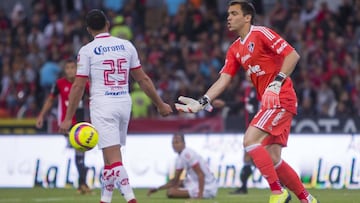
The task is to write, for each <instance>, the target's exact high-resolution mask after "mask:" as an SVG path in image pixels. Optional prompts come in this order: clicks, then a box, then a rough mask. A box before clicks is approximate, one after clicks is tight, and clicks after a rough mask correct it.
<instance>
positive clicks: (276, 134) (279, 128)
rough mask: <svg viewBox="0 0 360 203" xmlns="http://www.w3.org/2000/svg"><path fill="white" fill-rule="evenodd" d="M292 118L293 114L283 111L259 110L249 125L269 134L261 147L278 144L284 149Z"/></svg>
mask: <svg viewBox="0 0 360 203" xmlns="http://www.w3.org/2000/svg"><path fill="white" fill-rule="evenodd" d="M293 117H294V114H293V113H290V112H289V111H286V110H285V109H260V110H259V112H258V113H257V114H256V115H255V116H254V118H253V120H252V121H251V123H250V125H251V126H254V127H256V128H259V129H261V130H263V131H265V132H267V133H269V136H267V137H266V138H265V139H264V140H263V141H262V145H264V146H266V145H270V144H280V145H282V146H284V147H286V146H287V141H288V138H289V133H290V128H291V121H292V118H293Z"/></svg>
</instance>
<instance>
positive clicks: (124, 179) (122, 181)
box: [113, 164, 135, 202]
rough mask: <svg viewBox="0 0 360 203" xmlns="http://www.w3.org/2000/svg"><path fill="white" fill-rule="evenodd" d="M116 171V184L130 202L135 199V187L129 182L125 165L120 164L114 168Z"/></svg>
mask: <svg viewBox="0 0 360 203" xmlns="http://www.w3.org/2000/svg"><path fill="white" fill-rule="evenodd" d="M113 171H114V179H115V180H114V185H115V187H116V188H117V189H118V190H119V191H120V193H121V194H122V195H123V196H124V198H125V200H126V201H127V202H128V201H130V200H132V199H135V195H134V192H133V189H132V188H131V186H130V183H129V176H128V174H127V172H126V169H125V168H124V166H123V165H122V164H121V165H118V166H116V167H114V168H113Z"/></svg>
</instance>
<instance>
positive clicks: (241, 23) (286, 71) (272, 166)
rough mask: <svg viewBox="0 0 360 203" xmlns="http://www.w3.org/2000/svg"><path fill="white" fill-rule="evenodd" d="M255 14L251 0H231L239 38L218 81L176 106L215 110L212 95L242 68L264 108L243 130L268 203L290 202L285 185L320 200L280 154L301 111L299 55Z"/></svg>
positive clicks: (304, 199)
mask: <svg viewBox="0 0 360 203" xmlns="http://www.w3.org/2000/svg"><path fill="white" fill-rule="evenodd" d="M254 16H255V9H254V7H253V5H252V4H251V3H248V1H245V0H232V1H230V2H229V7H228V17H227V26H228V29H229V30H230V31H233V32H235V33H236V34H238V36H239V38H238V39H237V40H236V41H235V42H234V43H233V44H232V45H231V46H230V47H229V49H228V51H227V54H226V60H225V64H224V67H223V68H222V70H221V71H220V76H219V78H218V80H217V81H216V82H215V83H214V84H213V85H212V86H211V87H210V88H209V89H208V91H207V92H206V93H205V95H204V96H203V97H201V98H200V99H199V100H194V99H192V98H188V97H184V96H180V97H179V98H178V100H179V101H180V102H181V103H177V104H175V106H176V109H177V110H178V111H183V112H192V113H196V112H198V111H200V110H202V109H205V110H211V109H212V107H211V100H213V99H215V98H216V97H218V96H219V95H220V94H221V93H222V92H223V91H224V90H225V88H226V87H227V86H228V84H229V83H230V82H231V78H232V77H233V76H235V75H236V74H237V72H238V71H239V70H240V67H242V69H243V70H244V71H245V72H246V73H247V75H248V76H249V77H250V80H251V81H252V83H253V85H254V87H255V89H256V91H257V94H258V95H257V96H258V98H259V99H260V100H261V108H260V109H259V111H258V112H257V114H256V115H255V117H254V118H253V119H252V121H251V122H250V125H249V127H248V128H247V130H246V132H245V135H244V141H243V143H244V149H245V151H246V152H247V153H248V154H249V156H250V157H251V158H252V160H253V162H254V164H255V166H256V167H257V168H258V169H259V171H260V172H261V174H262V175H263V177H265V178H266V180H267V182H268V184H269V188H270V190H271V195H270V198H269V203H273V202H281V203H282V202H289V201H290V199H291V196H290V194H289V192H288V191H287V189H289V190H291V191H292V192H293V193H294V194H295V195H296V196H297V198H298V199H299V200H300V202H301V203H308V202H310V203H316V202H317V200H316V199H315V198H314V197H313V196H312V195H311V194H309V192H308V191H307V190H306V189H305V188H304V186H303V184H302V182H301V180H300V178H299V176H298V175H297V173H296V172H295V171H294V169H293V168H292V167H291V166H290V165H289V164H287V163H286V162H285V160H283V159H282V158H281V151H282V148H283V147H286V145H287V141H288V137H289V133H290V127H291V121H292V119H293V117H294V115H296V113H297V98H296V93H295V90H294V88H293V83H292V81H291V79H290V77H289V76H290V74H291V73H292V72H293V70H294V69H295V66H296V64H297V62H298V60H299V58H300V57H299V54H298V53H297V52H296V50H295V49H294V48H293V47H292V46H291V45H290V44H289V43H288V42H286V41H285V40H284V39H283V38H282V37H280V36H279V35H278V34H277V33H276V32H274V31H273V30H271V29H269V28H267V27H263V26H255V25H253V21H254ZM282 184H283V185H284V186H286V188H287V189H285V188H284V187H283V186H282Z"/></svg>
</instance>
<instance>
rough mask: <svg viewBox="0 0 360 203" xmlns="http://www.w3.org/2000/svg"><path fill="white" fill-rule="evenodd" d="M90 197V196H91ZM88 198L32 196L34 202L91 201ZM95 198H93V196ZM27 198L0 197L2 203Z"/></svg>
mask: <svg viewBox="0 0 360 203" xmlns="http://www.w3.org/2000/svg"><path fill="white" fill-rule="evenodd" d="M89 199H90V198H89ZM89 199H88V198H86V199H76V198H66V197H50V198H32V199H30V200H31V201H32V202H59V201H68V200H73V201H74V200H76V202H87V201H89ZM91 199H93V198H91ZM25 201H27V200H25V199H20V198H9V199H0V203H1V202H4V203H8V202H25Z"/></svg>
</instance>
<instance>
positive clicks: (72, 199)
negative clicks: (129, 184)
mask: <svg viewBox="0 0 360 203" xmlns="http://www.w3.org/2000/svg"><path fill="white" fill-rule="evenodd" d="M231 190H232V189H231V188H221V189H219V193H218V196H217V197H216V198H215V199H211V200H192V199H186V200H184V199H167V198H166V196H165V191H159V192H158V193H155V194H153V195H152V196H151V197H147V196H146V192H147V189H135V195H136V196H137V199H138V202H139V203H267V201H268V197H269V190H267V189H250V190H249V194H247V195H229V194H228V193H229V191H231ZM310 192H311V193H312V194H314V195H315V196H316V197H317V198H318V200H319V201H320V202H322V203H358V202H360V190H349V189H341V190H330V189H311V190H310ZM94 193H95V194H92V195H80V194H77V193H76V190H75V189H58V188H57V189H44V188H32V189H18V188H0V203H98V202H99V196H100V195H99V194H100V190H99V189H96V190H94ZM112 202H113V203H125V200H124V199H123V198H122V197H121V195H120V193H119V192H117V191H115V192H114V195H113V201H112ZM291 202H294V203H295V202H299V201H298V200H297V199H296V197H295V196H294V195H293V194H292V200H291Z"/></svg>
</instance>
